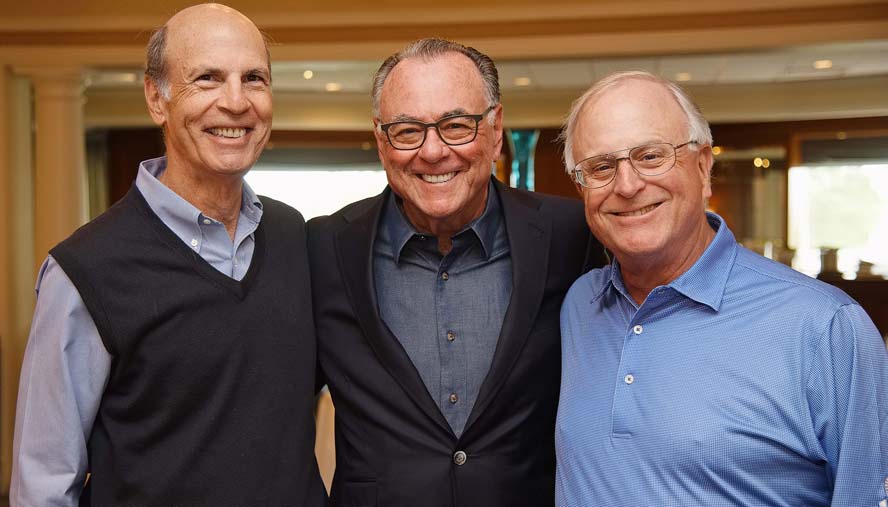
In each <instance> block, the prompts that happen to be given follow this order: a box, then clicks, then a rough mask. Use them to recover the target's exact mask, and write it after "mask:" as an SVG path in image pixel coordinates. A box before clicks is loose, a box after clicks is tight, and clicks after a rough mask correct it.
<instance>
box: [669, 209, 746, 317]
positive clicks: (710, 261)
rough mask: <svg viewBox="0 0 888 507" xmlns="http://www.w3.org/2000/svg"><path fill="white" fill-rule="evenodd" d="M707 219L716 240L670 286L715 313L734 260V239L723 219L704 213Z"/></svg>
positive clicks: (735, 255)
mask: <svg viewBox="0 0 888 507" xmlns="http://www.w3.org/2000/svg"><path fill="white" fill-rule="evenodd" d="M706 219H707V221H708V222H709V226H710V227H712V228H713V229H715V238H713V239H712V242H710V243H709V246H707V247H706V250H705V251H704V252H703V255H701V256H700V258H699V259H697V262H695V263H694V265H693V266H691V269H689V270H687V271H685V272H684V273H683V274H682V275H681V276H679V277H678V278H676V279H675V280H673V281H672V283H670V284H669V287H672V288H673V289H675V290H676V291H678V292H680V293H682V294H684V295H685V296H686V297H688V298H690V299H693V300H694V301H697V302H698V303H702V304H704V305H706V306H709V307H710V308H712V309H713V310H715V311H718V309H719V308H721V303H722V298H723V297H724V294H725V286H726V285H727V283H728V277H729V276H730V274H731V268H732V267H733V266H734V259H735V258H736V257H737V240H736V239H734V233H732V232H731V230H730V229H729V228H728V225H727V224H726V223H725V221H724V219H723V218H722V217H720V216H718V215H716V214H715V213H711V212H706Z"/></svg>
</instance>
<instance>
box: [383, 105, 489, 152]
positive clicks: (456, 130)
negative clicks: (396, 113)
mask: <svg viewBox="0 0 888 507" xmlns="http://www.w3.org/2000/svg"><path fill="white" fill-rule="evenodd" d="M495 107H496V105H493V106H490V107H488V108H487V109H486V110H485V111H484V112H483V113H481V114H455V115H453V116H448V117H446V118H441V119H440V120H438V121H436V122H434V123H423V122H421V121H396V122H392V123H383V124H382V125H380V126H379V129H380V130H382V131H383V132H385V136H386V137H387V138H388V142H389V144H391V145H392V148H394V149H396V150H415V149H417V148H419V147H420V146H422V144H423V143H424V142H425V140H426V132H428V130H429V128H432V127H434V129H435V131H436V132H438V137H439V138H441V141H442V142H443V143H444V144H447V145H450V146H459V145H461V144H469V143H471V142H472V141H474V140H475V137H477V136H478V123H479V122H480V121H481V119H483V118H484V117H485V116H487V113H489V112H491V111H493V109H494V108H495Z"/></svg>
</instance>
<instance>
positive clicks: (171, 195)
mask: <svg viewBox="0 0 888 507" xmlns="http://www.w3.org/2000/svg"><path fill="white" fill-rule="evenodd" d="M166 167H167V159H166V157H158V158H153V159H150V160H145V161H143V162H142V163H140V164H139V172H138V174H137V175H136V188H137V189H138V190H139V193H141V194H142V196H143V197H144V198H145V201H146V202H147V203H148V206H149V207H151V211H153V212H154V214H155V215H157V217H158V218H160V220H161V221H162V222H163V223H164V224H165V225H166V226H167V227H169V228H170V230H172V231H173V232H174V233H175V234H176V236H178V237H179V238H180V239H182V241H185V242H186V243H187V242H189V241H191V238H194V237H200V236H199V234H200V222H201V221H202V220H203V219H204V218H210V217H204V214H203V213H201V211H200V210H199V209H197V208H196V207H194V205H192V204H191V203H190V202H188V201H186V200H185V199H184V198H183V197H182V196H180V195H179V194H177V193H175V192H173V191H172V190H170V189H169V188H168V187H167V186H166V185H164V184H163V183H161V182H160V180H159V179H158V178H160V175H161V174H163V172H164V171H165V170H166ZM242 192H243V193H242V197H241V209H240V216H241V218H246V219H248V220H251V221H253V222H255V223H257V224H258V223H259V220H260V219H261V218H262V202H261V201H260V200H259V196H257V195H256V193H255V192H254V191H253V189H252V188H250V185H248V184H247V182H246V181H244V184H243V191H242Z"/></svg>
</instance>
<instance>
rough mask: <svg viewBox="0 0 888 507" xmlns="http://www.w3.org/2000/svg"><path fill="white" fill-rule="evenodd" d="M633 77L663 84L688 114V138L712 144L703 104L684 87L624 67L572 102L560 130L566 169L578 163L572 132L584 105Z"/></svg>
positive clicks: (599, 81)
mask: <svg viewBox="0 0 888 507" xmlns="http://www.w3.org/2000/svg"><path fill="white" fill-rule="evenodd" d="M632 79H640V80H644V81H651V82H654V83H657V84H660V85H662V86H664V87H665V88H666V89H667V90H669V92H670V93H672V96H673V97H674V98H675V100H676V102H678V105H679V107H681V110H682V111H684V113H685V116H687V119H688V140H690V141H693V142H695V143H697V144H705V145H712V132H711V131H710V130H709V122H707V121H706V118H704V117H703V114H702V113H701V112H700V108H698V107H697V105H696V104H694V101H693V100H692V99H691V97H690V96H689V95H688V94H687V92H686V91H684V89H682V87H680V86H678V85H677V84H675V83H673V82H672V81H669V80H668V79H663V78H662V77H660V76H657V75H655V74H651V73H650V72H647V71H643V70H631V71H623V72H614V73H613V74H610V75H608V76H605V77H603V78H601V79H600V80H598V81H597V82H596V83H595V84H593V85H592V86H591V87H590V88H589V89H588V90H586V92H585V93H583V95H581V96H580V98H578V99H577V100H575V101H574V103H573V105H572V106H571V108H570V113H569V114H568V116H567V121H566V122H565V124H564V129H563V130H562V131H561V135H560V136H559V139H560V140H562V141H563V142H564V169H565V171H567V172H570V171H572V170H573V168H574V166H575V162H576V161H575V160H574V158H573V136H574V130H576V127H577V120H578V119H579V116H580V112H581V111H582V110H583V107H584V106H585V105H586V103H588V102H589V100H590V99H593V98H595V97H597V96H599V95H601V94H602V93H604V91H606V90H608V89H609V88H613V87H614V86H616V85H618V84H619V83H622V82H624V81H629V80H632Z"/></svg>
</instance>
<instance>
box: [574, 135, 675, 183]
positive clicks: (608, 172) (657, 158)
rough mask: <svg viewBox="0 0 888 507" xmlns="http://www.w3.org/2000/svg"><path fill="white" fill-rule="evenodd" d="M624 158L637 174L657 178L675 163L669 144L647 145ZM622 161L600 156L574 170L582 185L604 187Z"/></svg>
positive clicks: (673, 151) (581, 163)
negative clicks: (580, 178) (582, 182)
mask: <svg viewBox="0 0 888 507" xmlns="http://www.w3.org/2000/svg"><path fill="white" fill-rule="evenodd" d="M625 158H627V159H628V160H629V163H630V164H632V167H634V168H635V170H636V171H638V173H639V174H642V175H645V176H657V175H659V174H662V173H664V172H666V171H668V170H669V169H671V168H672V165H673V164H674V163H675V148H674V147H673V146H672V145H671V144H669V143H655V144H647V145H644V146H638V147H635V148H632V149H631V150H629V156H628V157H625ZM622 159H623V157H621V158H617V157H615V156H614V155H613V154H607V155H600V156H598V157H592V158H588V159H586V160H583V161H581V162H580V163H579V164H577V167H576V170H577V172H578V176H580V177H582V178H584V183H588V184H590V185H592V186H601V185H606V184H607V183H610V180H612V179H613V178H614V176H615V175H616V173H617V164H618V163H619V161H620V160H622Z"/></svg>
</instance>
